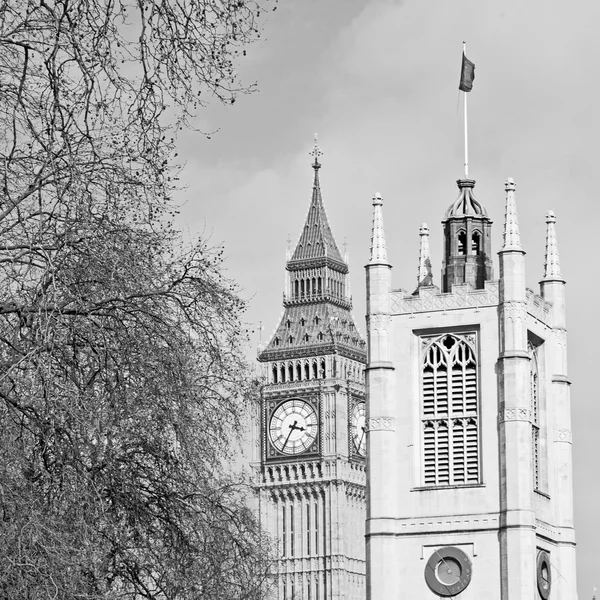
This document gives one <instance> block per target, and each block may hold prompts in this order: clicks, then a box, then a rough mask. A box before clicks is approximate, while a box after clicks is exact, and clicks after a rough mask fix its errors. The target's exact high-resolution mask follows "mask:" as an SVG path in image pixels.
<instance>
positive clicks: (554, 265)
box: [544, 210, 562, 281]
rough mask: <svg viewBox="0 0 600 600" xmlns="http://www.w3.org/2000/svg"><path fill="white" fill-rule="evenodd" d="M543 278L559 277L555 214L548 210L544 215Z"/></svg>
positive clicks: (560, 278)
mask: <svg viewBox="0 0 600 600" xmlns="http://www.w3.org/2000/svg"><path fill="white" fill-rule="evenodd" d="M544 279H545V280H548V279H550V280H551V279H559V280H561V281H562V277H561V274H560V260H559V258H558V245H557V243H556V216H555V215H554V213H553V212H552V211H551V210H549V211H548V214H547V215H546V260H545V261H544Z"/></svg>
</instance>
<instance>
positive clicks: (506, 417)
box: [499, 406, 531, 423]
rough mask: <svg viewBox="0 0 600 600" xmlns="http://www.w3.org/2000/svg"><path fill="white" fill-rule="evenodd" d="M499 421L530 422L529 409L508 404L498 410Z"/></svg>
mask: <svg viewBox="0 0 600 600" xmlns="http://www.w3.org/2000/svg"><path fill="white" fill-rule="evenodd" d="M499 421H500V422H501V423H503V422H505V421H529V422H531V411H530V410H529V409H528V408H522V407H516V406H509V407H506V408H505V409H504V410H503V411H500V415H499Z"/></svg>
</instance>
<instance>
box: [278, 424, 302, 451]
mask: <svg viewBox="0 0 600 600" xmlns="http://www.w3.org/2000/svg"><path fill="white" fill-rule="evenodd" d="M297 422H298V421H294V424H293V425H290V432H289V433H288V436H287V437H286V438H285V444H283V446H282V448H281V449H282V450H284V449H285V447H286V446H287V443H288V442H289V440H290V435H292V432H293V431H294V429H298V427H296V423H297Z"/></svg>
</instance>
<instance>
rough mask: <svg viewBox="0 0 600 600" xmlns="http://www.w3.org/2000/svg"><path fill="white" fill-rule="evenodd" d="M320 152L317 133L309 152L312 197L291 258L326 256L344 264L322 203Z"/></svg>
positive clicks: (295, 259)
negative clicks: (312, 170) (313, 174)
mask: <svg viewBox="0 0 600 600" xmlns="http://www.w3.org/2000/svg"><path fill="white" fill-rule="evenodd" d="M322 154H323V153H322V152H321V149H320V148H319V146H318V145H317V135H316V134H315V146H314V148H313V150H312V152H311V155H312V156H314V161H313V164H312V167H313V169H314V171H315V178H314V182H313V192H312V198H311V202H310V206H309V208H308V215H307V217H306V223H305V224H304V229H303V230H302V233H301V234H300V239H299V240H298V243H297V244H296V249H295V250H294V253H293V254H292V257H291V260H292V261H297V260H307V259H308V260H310V259H314V258H322V257H328V258H330V259H332V260H334V261H336V262H339V263H341V264H344V265H345V264H346V263H345V262H344V259H343V258H342V255H341V254H340V251H339V249H338V247H337V244H336V243H335V238H334V237H333V233H332V232H331V227H329V221H328V220H327V213H326V212H325V206H324V205H323V198H322V196H321V187H320V184H319V169H320V168H321V163H320V162H319V156H321V155H322Z"/></svg>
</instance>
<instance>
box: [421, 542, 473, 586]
mask: <svg viewBox="0 0 600 600" xmlns="http://www.w3.org/2000/svg"><path fill="white" fill-rule="evenodd" d="M471 572H472V566H471V561H470V559H469V557H468V556H467V555H466V554H465V553H464V552H463V551H462V550H460V548H455V547H454V546H446V547H445V548H440V549H439V550H436V551H435V552H434V553H433V554H432V555H431V557H430V559H429V560H428V561H427V565H425V581H426V582H427V585H428V586H429V588H430V589H431V591H432V592H434V593H435V594H437V595H438V596H446V597H448V596H456V595H457V594H460V593H461V592H462V591H463V590H464V589H465V588H466V587H467V586H468V585H469V583H471Z"/></svg>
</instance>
